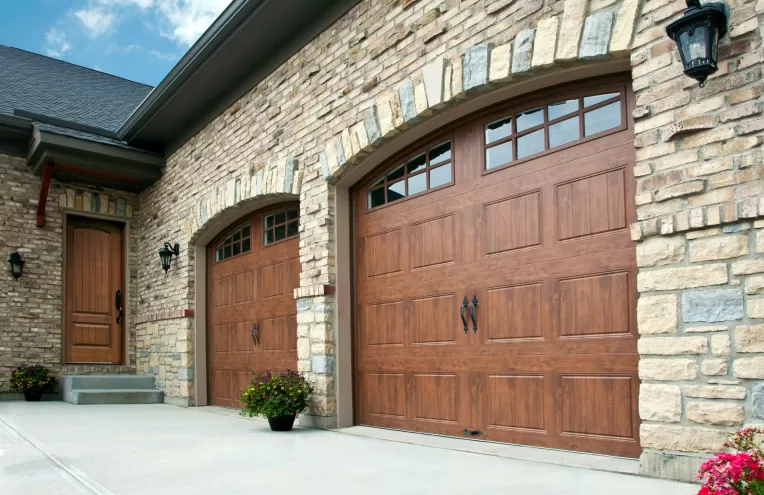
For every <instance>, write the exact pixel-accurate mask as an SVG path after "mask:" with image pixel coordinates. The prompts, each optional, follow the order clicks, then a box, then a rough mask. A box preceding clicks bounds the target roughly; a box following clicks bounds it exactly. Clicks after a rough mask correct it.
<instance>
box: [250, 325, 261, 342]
mask: <svg viewBox="0 0 764 495" xmlns="http://www.w3.org/2000/svg"><path fill="white" fill-rule="evenodd" d="M252 342H253V343H254V344H255V345H260V324H259V323H255V324H254V325H252Z"/></svg>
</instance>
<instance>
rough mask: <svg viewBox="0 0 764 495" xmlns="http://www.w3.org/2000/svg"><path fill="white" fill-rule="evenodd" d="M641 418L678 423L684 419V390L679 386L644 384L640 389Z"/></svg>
mask: <svg viewBox="0 0 764 495" xmlns="http://www.w3.org/2000/svg"><path fill="white" fill-rule="evenodd" d="M639 417H640V418H642V420H644V421H662V422H664V423H678V422H679V421H680V420H681V419H682V390H681V389H680V388H679V387H678V386H677V385H659V384H646V383H643V384H642V385H641V386H640V387H639Z"/></svg>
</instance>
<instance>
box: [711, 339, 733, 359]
mask: <svg viewBox="0 0 764 495" xmlns="http://www.w3.org/2000/svg"><path fill="white" fill-rule="evenodd" d="M711 354H713V355H714V356H729V355H730V336H729V335H712V336H711Z"/></svg>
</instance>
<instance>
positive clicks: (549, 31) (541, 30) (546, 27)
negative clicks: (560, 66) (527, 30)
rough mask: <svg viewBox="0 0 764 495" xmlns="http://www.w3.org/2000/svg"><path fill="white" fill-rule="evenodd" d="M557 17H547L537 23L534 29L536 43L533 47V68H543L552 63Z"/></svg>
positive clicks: (555, 45)
mask: <svg viewBox="0 0 764 495" xmlns="http://www.w3.org/2000/svg"><path fill="white" fill-rule="evenodd" d="M557 26H558V20H557V17H556V16H555V17H548V18H546V19H542V20H541V21H539V23H538V26H537V27H536V39H537V40H538V42H537V43H535V44H534V46H533V61H532V64H531V65H532V66H533V67H545V66H548V65H552V64H553V63H554V50H555V48H556V47H557Z"/></svg>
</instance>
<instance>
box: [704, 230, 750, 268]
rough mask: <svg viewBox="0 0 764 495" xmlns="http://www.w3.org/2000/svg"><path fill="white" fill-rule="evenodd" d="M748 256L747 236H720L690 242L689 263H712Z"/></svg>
mask: <svg viewBox="0 0 764 495" xmlns="http://www.w3.org/2000/svg"><path fill="white" fill-rule="evenodd" d="M745 254H748V236H746V235H721V236H718V237H709V238H706V239H697V240H694V241H690V261H691V262H693V263H697V262H700V261H713V260H721V259H729V258H737V257H738V256H743V255H745Z"/></svg>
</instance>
